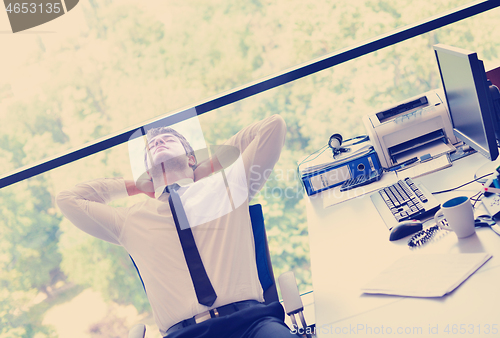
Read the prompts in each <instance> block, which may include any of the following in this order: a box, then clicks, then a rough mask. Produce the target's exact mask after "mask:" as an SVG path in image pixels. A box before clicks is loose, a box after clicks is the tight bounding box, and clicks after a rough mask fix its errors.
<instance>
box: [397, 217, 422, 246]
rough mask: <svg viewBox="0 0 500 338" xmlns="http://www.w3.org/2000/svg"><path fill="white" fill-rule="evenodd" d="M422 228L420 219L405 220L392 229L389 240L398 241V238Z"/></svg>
mask: <svg viewBox="0 0 500 338" xmlns="http://www.w3.org/2000/svg"><path fill="white" fill-rule="evenodd" d="M420 230H422V222H421V221H418V220H410V221H403V222H400V223H399V224H398V225H396V226H394V228H392V229H391V234H390V235H389V240H390V241H397V240H398V239H401V238H403V237H406V236H408V235H411V234H414V233H416V232H417V231H420Z"/></svg>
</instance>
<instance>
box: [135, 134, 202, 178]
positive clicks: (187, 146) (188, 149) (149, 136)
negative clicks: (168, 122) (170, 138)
mask: <svg viewBox="0 0 500 338" xmlns="http://www.w3.org/2000/svg"><path fill="white" fill-rule="evenodd" d="M161 134H171V135H174V136H175V137H177V138H178V139H179V141H180V142H181V144H182V146H183V147H184V150H185V151H186V155H191V156H193V157H194V164H193V165H192V166H190V167H191V168H192V169H193V170H194V169H195V168H196V165H197V164H198V162H197V160H196V155H195V154H194V150H193V147H191V145H190V144H189V142H188V140H186V138H185V137H184V136H183V135H182V134H181V133H179V132H178V131H177V130H175V129H173V128H170V127H158V128H151V129H149V130H148V132H147V135H146V137H147V139H148V141H149V140H151V139H152V138H153V137H155V136H158V135H161ZM145 150H146V151H145V152H144V165H145V166H146V170H147V169H148V162H147V161H148V150H147V149H145Z"/></svg>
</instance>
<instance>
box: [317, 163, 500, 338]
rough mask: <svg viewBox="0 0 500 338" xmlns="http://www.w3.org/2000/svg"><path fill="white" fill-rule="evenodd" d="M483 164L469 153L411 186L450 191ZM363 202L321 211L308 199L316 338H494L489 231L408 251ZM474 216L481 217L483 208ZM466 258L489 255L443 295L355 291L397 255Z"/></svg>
mask: <svg viewBox="0 0 500 338" xmlns="http://www.w3.org/2000/svg"><path fill="white" fill-rule="evenodd" d="M486 163H487V161H486V159H485V158H483V157H482V156H481V155H479V154H474V155H471V156H468V157H466V158H463V159H460V160H458V161H456V162H454V164H453V166H452V167H450V168H447V169H444V170H442V171H439V172H437V173H433V174H429V175H427V176H423V177H420V178H418V179H415V181H420V182H422V183H423V184H424V185H425V186H426V187H427V188H428V189H429V190H430V191H431V192H433V191H439V190H444V189H449V188H454V187H456V186H458V185H460V184H462V183H465V182H468V181H470V180H472V179H473V178H474V173H476V171H477V170H478V169H479V168H480V167H482V166H483V165H485V164H486ZM490 163H491V162H490ZM492 168H493V167H492ZM483 170H484V166H483ZM485 173H486V172H485ZM479 187H480V185H479V184H478V183H472V184H470V185H468V186H466V187H464V188H462V189H460V190H458V191H454V192H450V193H445V194H439V195H436V198H437V199H438V200H439V201H440V202H443V201H446V200H448V199H449V198H452V197H454V196H460V195H466V196H472V195H474V194H475V193H476V192H478V191H479ZM318 195H319V194H318ZM369 196H370V194H366V195H363V196H361V197H358V198H356V199H352V200H350V201H346V202H343V203H340V204H337V205H334V206H331V207H327V208H323V203H322V200H321V198H320V197H319V196H317V195H316V197H315V196H313V198H308V203H307V217H308V225H309V239H310V255H311V269H312V281H313V289H314V302H315V317H316V325H317V334H318V337H331V336H335V335H337V336H356V337H364V336H377V337H379V336H381V335H389V334H390V335H394V334H399V335H404V336H410V337H413V336H415V337H428V336H429V337H430V336H432V337H436V336H462V337H463V336H468V337H478V336H487V337H492V336H499V335H500V315H499V313H500V311H499V310H498V307H500V288H499V285H500V236H498V235H496V234H495V233H494V232H493V231H492V230H491V229H489V228H480V229H477V230H476V234H475V235H473V236H471V237H469V238H465V239H461V240H458V239H457V237H456V235H455V234H454V233H447V234H446V235H443V236H442V237H440V238H439V239H437V240H436V241H434V242H432V243H428V244H426V245H424V246H423V247H420V248H417V249H410V248H409V247H408V245H407V241H408V238H409V237H407V238H404V239H401V240H398V241H394V242H390V241H389V230H388V229H387V227H386V226H385V224H384V222H383V221H382V219H381V218H380V216H379V214H378V212H377V210H376V209H375V207H374V206H373V204H372V202H371V199H370V197H369ZM477 212H478V213H479V214H483V213H485V212H484V209H483V210H481V209H479V210H478V211H477ZM467 252H488V253H490V254H492V255H493V257H492V258H491V259H490V260H489V261H488V262H486V264H485V265H483V266H482V267H481V268H480V269H479V270H478V271H476V272H475V273H474V274H473V275H472V276H471V277H470V278H469V279H467V280H466V281H465V282H464V283H463V284H462V285H460V286H459V287H458V288H457V289H456V290H455V291H453V292H452V293H450V294H448V295H446V296H444V297H441V298H411V297H398V296H385V295H368V294H363V293H362V292H361V291H360V288H361V287H362V286H363V285H364V284H366V283H367V282H368V281H369V280H371V279H372V278H373V277H375V276H376V275H377V274H378V273H379V272H381V271H382V270H383V269H384V268H386V267H388V266H389V265H390V264H392V263H393V262H394V261H395V260H396V259H397V258H399V257H401V256H403V255H407V254H420V253H467ZM495 332H496V334H495Z"/></svg>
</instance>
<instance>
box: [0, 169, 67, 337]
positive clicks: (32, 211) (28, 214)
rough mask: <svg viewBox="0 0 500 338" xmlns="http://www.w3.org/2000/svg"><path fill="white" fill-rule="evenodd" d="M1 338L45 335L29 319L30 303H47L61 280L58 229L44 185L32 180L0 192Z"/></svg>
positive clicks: (56, 218) (44, 330)
mask: <svg viewBox="0 0 500 338" xmlns="http://www.w3.org/2000/svg"><path fill="white" fill-rule="evenodd" d="M0 205H2V208H1V209H0V290H1V292H0V318H1V319H0V323H1V324H2V325H0V337H3V336H2V334H4V333H7V332H10V330H9V329H13V330H14V332H18V333H19V336H23V337H31V336H33V335H34V333H36V332H38V331H40V332H46V329H44V328H39V327H38V325H39V324H40V323H33V322H32V318H30V317H29V315H28V310H29V308H30V306H31V305H32V304H31V302H32V301H33V299H34V297H35V296H36V295H37V294H38V293H39V292H43V293H45V294H46V295H47V296H49V297H51V288H50V287H51V286H52V285H53V284H54V283H55V282H56V281H58V280H59V279H61V278H63V276H62V274H61V271H60V268H59V264H60V262H61V255H60V253H59V251H58V238H59V223H60V221H61V216H58V215H55V209H54V208H53V207H52V199H51V196H50V193H49V192H48V187H47V183H46V181H45V180H44V179H43V178H33V179H30V180H28V181H25V182H22V183H18V184H16V185H14V186H13V187H12V188H9V189H3V190H2V191H0Z"/></svg>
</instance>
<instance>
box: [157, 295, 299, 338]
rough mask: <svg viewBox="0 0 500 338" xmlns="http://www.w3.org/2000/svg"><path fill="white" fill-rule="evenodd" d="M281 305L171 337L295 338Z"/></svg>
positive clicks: (203, 324)
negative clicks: (285, 320) (286, 322)
mask: <svg viewBox="0 0 500 338" xmlns="http://www.w3.org/2000/svg"><path fill="white" fill-rule="evenodd" d="M284 319H285V312H284V311H283V307H282V306H281V304H280V303H279V302H274V303H271V304H269V305H264V304H256V305H254V306H251V307H248V308H245V309H242V310H241V311H237V312H235V313H232V314H230V315H228V316H224V317H218V318H212V319H209V320H206V321H204V322H201V323H198V324H195V325H191V326H188V327H185V328H184V329H181V330H178V331H175V332H172V333H171V334H169V335H168V336H167V337H168V338H212V337H214V338H215V337H217V338H268V337H270V338H271V337H272V338H285V337H286V338H293V337H296V336H295V335H292V334H291V333H290V329H289V328H288V326H286V324H285V322H284Z"/></svg>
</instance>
